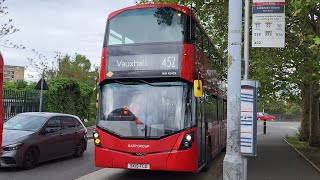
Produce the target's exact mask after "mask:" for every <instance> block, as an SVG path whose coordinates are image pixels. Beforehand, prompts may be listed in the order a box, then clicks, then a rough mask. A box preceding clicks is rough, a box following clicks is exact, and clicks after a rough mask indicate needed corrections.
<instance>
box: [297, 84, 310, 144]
mask: <svg viewBox="0 0 320 180" xmlns="http://www.w3.org/2000/svg"><path fill="white" fill-rule="evenodd" d="M310 92H311V91H310V86H309V85H303V86H302V88H301V97H302V121H301V125H300V136H299V139H300V141H308V140H309V136H310V106H311V104H310Z"/></svg>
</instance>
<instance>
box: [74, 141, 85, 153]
mask: <svg viewBox="0 0 320 180" xmlns="http://www.w3.org/2000/svg"><path fill="white" fill-rule="evenodd" d="M84 151H85V142H84V141H83V140H81V141H80V142H79V143H78V144H77V146H76V149H75V152H74V154H73V157H81V156H82V155H83V153H84Z"/></svg>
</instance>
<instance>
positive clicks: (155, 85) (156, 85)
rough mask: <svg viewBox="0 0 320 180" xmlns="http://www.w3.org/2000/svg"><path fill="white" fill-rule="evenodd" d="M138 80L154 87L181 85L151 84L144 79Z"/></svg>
mask: <svg viewBox="0 0 320 180" xmlns="http://www.w3.org/2000/svg"><path fill="white" fill-rule="evenodd" d="M139 81H140V82H142V83H144V84H148V85H150V86H154V87H171V86H182V85H181V84H152V83H149V82H147V81H144V80H139Z"/></svg>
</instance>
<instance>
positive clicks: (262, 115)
mask: <svg viewBox="0 0 320 180" xmlns="http://www.w3.org/2000/svg"><path fill="white" fill-rule="evenodd" d="M275 119H276V118H275V117H274V116H272V115H270V114H268V113H264V112H258V114H257V120H259V121H260V120H262V121H264V120H266V121H273V120H275Z"/></svg>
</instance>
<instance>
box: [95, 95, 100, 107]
mask: <svg viewBox="0 0 320 180" xmlns="http://www.w3.org/2000/svg"><path fill="white" fill-rule="evenodd" d="M98 102H99V94H97V99H96V108H97V109H98V107H99V104H98Z"/></svg>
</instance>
